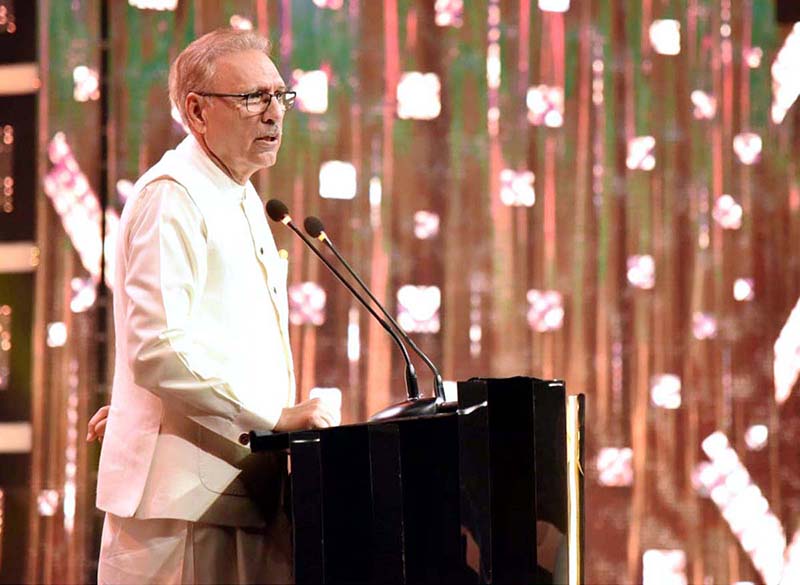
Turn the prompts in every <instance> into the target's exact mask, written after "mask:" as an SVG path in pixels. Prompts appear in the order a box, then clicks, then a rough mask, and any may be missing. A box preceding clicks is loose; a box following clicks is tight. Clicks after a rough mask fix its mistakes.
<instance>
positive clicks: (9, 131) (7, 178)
mask: <svg viewBox="0 0 800 585" xmlns="http://www.w3.org/2000/svg"><path fill="white" fill-rule="evenodd" d="M2 131H3V137H2V140H0V182H2V191H0V211H2V212H3V213H11V212H12V211H14V127H13V126H12V125H11V124H5V125H3V127H2Z"/></svg>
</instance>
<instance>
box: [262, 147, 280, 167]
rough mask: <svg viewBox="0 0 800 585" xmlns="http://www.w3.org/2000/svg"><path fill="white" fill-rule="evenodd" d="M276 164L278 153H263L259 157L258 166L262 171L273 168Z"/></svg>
mask: <svg viewBox="0 0 800 585" xmlns="http://www.w3.org/2000/svg"><path fill="white" fill-rule="evenodd" d="M276 162H278V151H277V150H276V151H273V152H262V153H259V155H258V166H259V167H261V168H262V169H266V168H268V167H271V166H272V165H274V164H275V163H276Z"/></svg>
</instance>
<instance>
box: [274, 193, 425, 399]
mask: <svg viewBox="0 0 800 585" xmlns="http://www.w3.org/2000/svg"><path fill="white" fill-rule="evenodd" d="M266 208H267V215H268V216H269V218H270V219H271V220H272V221H275V222H278V223H282V224H284V225H285V226H287V227H288V228H289V229H291V230H292V231H293V232H294V233H295V234H297V236H298V237H299V238H300V239H301V240H303V242H304V243H305V245H306V246H308V247H309V248H310V249H311V251H312V252H314V254H315V255H316V256H317V258H319V259H320V260H321V261H322V263H323V264H325V266H327V267H328V270H330V271H331V272H332V273H333V275H334V276H335V277H336V278H337V279H338V280H339V282H341V283H342V284H343V285H344V286H345V287H347V290H349V291H350V293H351V294H352V295H353V296H354V297H356V299H358V301H359V302H360V303H361V304H362V305H364V308H366V309H367V311H369V313H370V314H371V315H372V316H373V317H375V319H377V320H378V322H379V323H380V324H381V326H382V327H383V328H384V329H385V330H386V332H387V333H388V334H389V335H391V336H392V339H394V342H395V343H396V344H397V347H399V348H400V351H401V352H402V354H403V360H404V361H405V362H406V374H405V378H406V394H407V395H408V398H409V400H417V399H419V384H418V382H417V373H416V371H415V370H414V364H413V363H412V362H411V358H410V357H409V356H408V350H406V347H405V345H403V342H402V341H400V338H399V337H398V336H397V334H396V333H395V332H394V331H393V330H392V328H391V327H389V324H388V323H387V322H386V321H384V320H383V319H382V318H381V316H380V315H378V313H376V312H375V309H373V308H372V306H370V304H369V303H368V302H367V301H366V299H364V297H362V296H361V295H360V294H359V293H358V291H357V290H356V289H355V288H354V287H353V285H352V284H350V283H349V282H348V281H347V280H346V279H345V278H344V276H342V274H341V273H340V272H339V271H338V270H337V269H336V267H334V266H333V264H331V263H330V262H329V261H328V259H327V258H325V256H323V255H322V254H321V253H320V251H319V250H317V248H316V247H314V245H313V244H312V243H311V240H309V239H308V236H306V235H305V234H304V233H303V232H301V231H300V229H299V228H298V227H297V226H296V225H295V224H294V222H293V221H292V218H291V216H290V215H289V208H288V207H286V204H285V203H283V201H280V200H278V199H270V200H269V201H267V207H266Z"/></svg>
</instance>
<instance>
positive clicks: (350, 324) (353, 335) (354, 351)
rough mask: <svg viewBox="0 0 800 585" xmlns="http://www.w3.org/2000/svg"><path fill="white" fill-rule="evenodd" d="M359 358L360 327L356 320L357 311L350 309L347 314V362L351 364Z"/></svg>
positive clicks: (353, 308)
mask: <svg viewBox="0 0 800 585" xmlns="http://www.w3.org/2000/svg"><path fill="white" fill-rule="evenodd" d="M360 358H361V326H360V325H359V320H358V309H356V308H355V307H350V311H348V313H347V360H348V361H350V362H351V363H354V362H357V361H358V360H359V359H360Z"/></svg>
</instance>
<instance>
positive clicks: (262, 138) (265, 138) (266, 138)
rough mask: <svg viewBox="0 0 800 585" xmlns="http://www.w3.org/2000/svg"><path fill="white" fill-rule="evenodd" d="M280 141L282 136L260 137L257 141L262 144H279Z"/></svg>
mask: <svg viewBox="0 0 800 585" xmlns="http://www.w3.org/2000/svg"><path fill="white" fill-rule="evenodd" d="M279 139H280V134H269V135H267V136H259V137H258V138H257V140H260V141H262V142H278V140H279Z"/></svg>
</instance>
